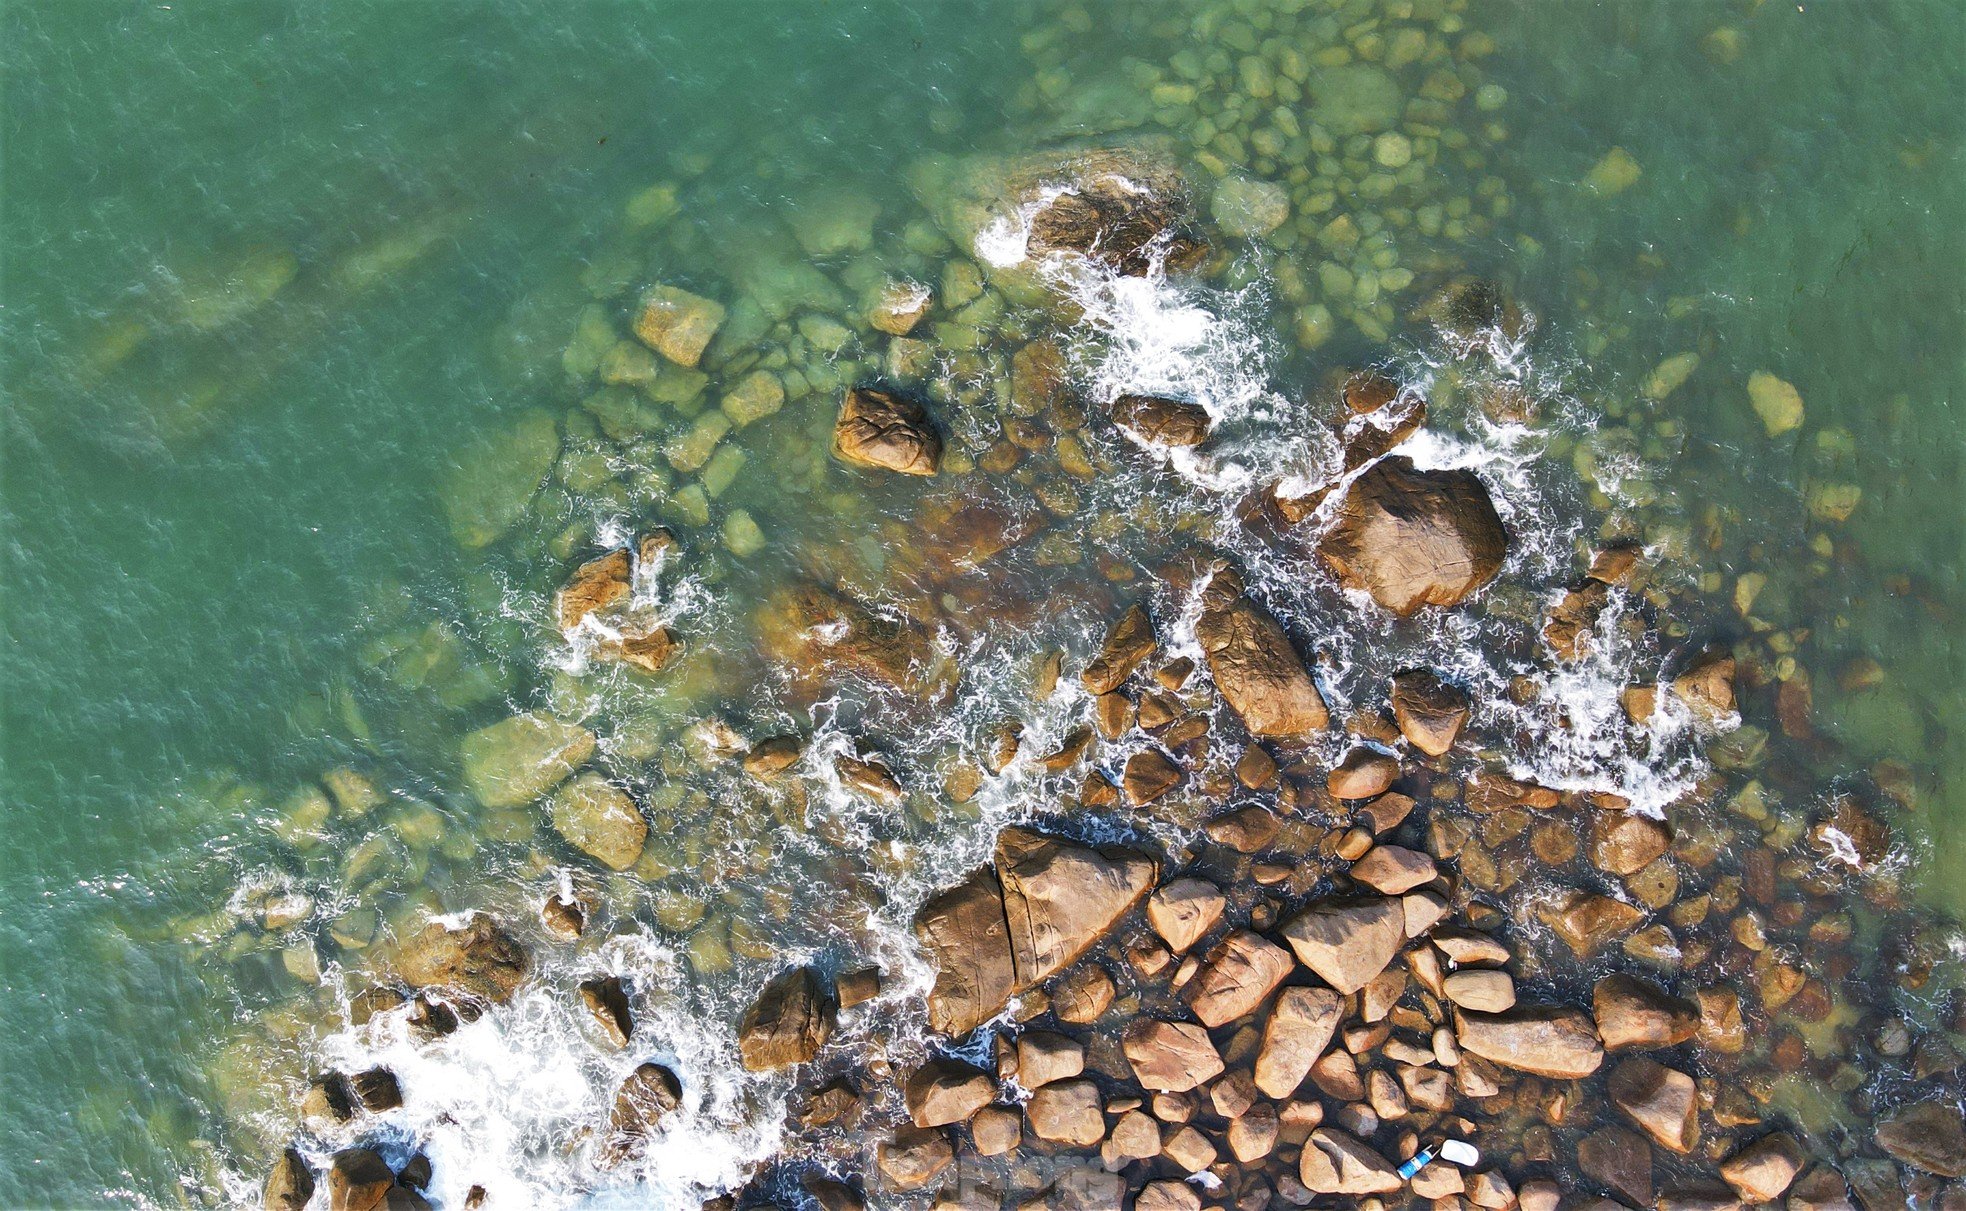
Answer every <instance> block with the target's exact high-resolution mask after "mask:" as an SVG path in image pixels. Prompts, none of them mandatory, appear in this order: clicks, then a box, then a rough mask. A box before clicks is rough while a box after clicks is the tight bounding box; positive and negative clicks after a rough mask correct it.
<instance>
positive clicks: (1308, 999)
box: [1256, 988, 1345, 1101]
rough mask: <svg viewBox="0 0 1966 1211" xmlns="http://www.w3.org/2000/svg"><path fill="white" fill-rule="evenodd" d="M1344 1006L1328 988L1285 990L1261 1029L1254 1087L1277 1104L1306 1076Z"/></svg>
mask: <svg viewBox="0 0 1966 1211" xmlns="http://www.w3.org/2000/svg"><path fill="white" fill-rule="evenodd" d="M1344 1015H1345V1002H1344V1001H1343V1000H1342V999H1340V997H1339V996H1338V994H1337V993H1335V992H1333V991H1331V990H1330V989H1329V988H1286V989H1284V990H1283V992H1282V993H1281V994H1280V995H1278V997H1277V1003H1276V1008H1274V1009H1272V1010H1270V1020H1269V1021H1268V1022H1267V1023H1266V1024H1265V1025H1264V1027H1263V1049H1262V1050H1261V1051H1259V1052H1257V1053H1256V1087H1257V1088H1258V1089H1260V1090H1262V1091H1263V1093H1264V1094H1265V1095H1266V1096H1268V1097H1272V1098H1275V1099H1276V1100H1278V1101H1283V1100H1284V1099H1286V1098H1288V1097H1290V1096H1291V1095H1292V1094H1293V1093H1295V1092H1296V1091H1297V1086H1299V1085H1301V1084H1303V1083H1304V1078H1305V1077H1306V1076H1309V1075H1310V1071H1311V1065H1313V1064H1315V1063H1317V1061H1318V1057H1319V1056H1321V1055H1323V1054H1324V1049H1325V1048H1326V1047H1328V1046H1330V1045H1331V1037H1332V1035H1334V1034H1336V1033H1337V1031H1338V1023H1339V1022H1340V1021H1341V1020H1342V1019H1343V1018H1344Z"/></svg>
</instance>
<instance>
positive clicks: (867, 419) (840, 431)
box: [833, 387, 942, 475]
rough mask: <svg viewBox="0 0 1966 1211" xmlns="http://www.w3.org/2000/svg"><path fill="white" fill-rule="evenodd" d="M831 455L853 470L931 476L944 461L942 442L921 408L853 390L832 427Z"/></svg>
mask: <svg viewBox="0 0 1966 1211" xmlns="http://www.w3.org/2000/svg"><path fill="white" fill-rule="evenodd" d="M833 454H834V455H835V456H836V457H837V458H839V459H840V461H842V462H845V463H849V464H851V465H853V466H856V467H868V468H871V469H874V470H884V471H896V472H899V473H900V474H902V475H933V474H935V472H936V469H937V467H938V466H940V464H941V461H942V436H941V434H939V433H937V432H936V431H935V426H934V425H932V424H930V423H929V419H928V413H927V412H926V411H924V410H923V409H922V407H921V405H920V404H917V403H914V402H913V401H911V400H906V399H903V398H901V397H900V396H898V395H895V394H893V393H892V392H888V391H880V390H876V389H875V388H872V387H855V388H853V389H851V390H849V391H848V392H847V393H846V401H845V402H844V403H843V404H842V405H841V406H840V415H839V419H838V421H836V422H835V424H834V426H833Z"/></svg>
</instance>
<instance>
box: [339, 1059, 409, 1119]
mask: <svg viewBox="0 0 1966 1211" xmlns="http://www.w3.org/2000/svg"><path fill="white" fill-rule="evenodd" d="M348 1087H349V1088H350V1089H351V1090H353V1091H354V1094H355V1100H356V1101H358V1102H360V1103H362V1109H364V1110H367V1111H368V1112H370V1113H371V1114H381V1113H383V1112H384V1111H388V1110H394V1109H396V1108H397V1107H398V1106H401V1105H402V1104H403V1088H402V1086H401V1085H398V1084H397V1083H396V1074H395V1073H393V1072H391V1071H389V1070H388V1069H387V1068H370V1069H367V1070H365V1071H362V1072H358V1073H356V1074H355V1075H354V1076H352V1077H350V1078H348Z"/></svg>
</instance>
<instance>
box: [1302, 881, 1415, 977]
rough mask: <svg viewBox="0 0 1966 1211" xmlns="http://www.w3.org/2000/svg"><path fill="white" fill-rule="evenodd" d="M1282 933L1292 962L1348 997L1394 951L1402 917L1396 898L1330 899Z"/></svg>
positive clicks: (1402, 934) (1403, 924) (1403, 938)
mask: <svg viewBox="0 0 1966 1211" xmlns="http://www.w3.org/2000/svg"><path fill="white" fill-rule="evenodd" d="M1282 932H1283V938H1284V941H1286V942H1288V943H1289V944H1290V949H1291V950H1293V951H1295V952H1296V955H1297V961H1298V962H1300V963H1302V964H1303V965H1304V966H1306V967H1308V968H1310V969H1311V970H1312V971H1313V972H1316V973H1317V976H1318V978H1319V979H1321V980H1323V981H1324V982H1325V983H1327V984H1329V985H1331V986H1332V987H1333V988H1335V989H1337V990H1338V991H1339V992H1343V993H1352V992H1357V991H1358V990H1359V989H1361V988H1363V987H1365V985H1366V984H1367V983H1368V982H1370V981H1371V979H1372V978H1373V977H1374V976H1376V975H1378V974H1379V973H1380V972H1382V971H1384V970H1386V965H1387V964H1389V963H1391V962H1392V961H1393V956H1394V955H1396V954H1398V953H1399V948H1400V945H1401V944H1402V943H1404V942H1405V941H1406V914H1405V912H1404V911H1403V910H1402V909H1401V907H1400V902H1399V901H1398V900H1392V899H1376V898H1375V899H1369V900H1352V901H1331V902H1328V903H1323V904H1314V905H1312V906H1311V907H1309V908H1306V909H1305V910H1304V911H1303V912H1301V913H1299V914H1297V915H1296V916H1294V917H1292V918H1291V919H1290V920H1289V921H1287V922H1286V923H1285V924H1284V926H1283V930H1282Z"/></svg>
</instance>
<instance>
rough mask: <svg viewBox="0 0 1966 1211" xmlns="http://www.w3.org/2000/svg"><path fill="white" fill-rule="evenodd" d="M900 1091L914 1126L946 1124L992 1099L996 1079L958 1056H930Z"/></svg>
mask: <svg viewBox="0 0 1966 1211" xmlns="http://www.w3.org/2000/svg"><path fill="white" fill-rule="evenodd" d="M903 1095H904V1096H905V1098H906V1099H907V1103H908V1117H909V1118H910V1119H913V1120H914V1123H915V1126H917V1127H946V1126H948V1125H949V1124H951V1123H960V1122H965V1121H967V1120H968V1118H969V1116H970V1115H972V1114H975V1113H976V1112H977V1111H978V1110H981V1109H982V1108H983V1107H985V1106H987V1105H989V1104H990V1103H991V1102H992V1101H993V1100H995V1098H996V1096H997V1083H996V1082H995V1081H994V1080H992V1079H990V1075H989V1074H988V1073H986V1072H984V1071H983V1070H982V1069H981V1068H977V1067H975V1066H974V1065H971V1064H965V1063H963V1062H962V1061H960V1060H948V1059H940V1060H930V1061H929V1062H927V1063H926V1064H923V1065H922V1066H921V1067H920V1068H917V1069H915V1072H914V1075H912V1076H910V1077H909V1078H908V1083H907V1086H906V1087H905V1089H904V1090H903Z"/></svg>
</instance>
